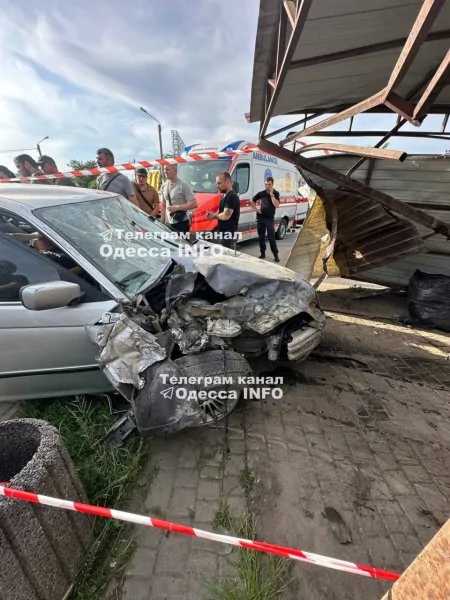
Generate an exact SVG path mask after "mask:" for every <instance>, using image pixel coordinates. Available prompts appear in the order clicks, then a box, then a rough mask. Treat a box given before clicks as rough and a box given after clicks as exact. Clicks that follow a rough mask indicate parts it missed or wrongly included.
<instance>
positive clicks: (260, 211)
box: [250, 177, 280, 262]
mask: <svg viewBox="0 0 450 600" xmlns="http://www.w3.org/2000/svg"><path fill="white" fill-rule="evenodd" d="M256 202H259V204H258V205H257V204H256ZM250 204H251V206H252V207H253V208H254V210H256V212H257V221H258V237H259V248H260V250H261V254H260V256H259V258H266V231H267V237H268V238H269V244H270V249H271V250H272V254H273V256H274V259H275V262H280V258H279V256H278V247H277V242H276V240H275V210H276V209H277V208H278V207H279V206H280V194H279V193H278V192H277V191H276V190H274V189H273V177H267V179H266V181H265V189H264V190H263V191H262V192H258V193H257V194H256V196H253V199H252V200H250Z"/></svg>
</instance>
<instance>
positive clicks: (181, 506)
mask: <svg viewBox="0 0 450 600" xmlns="http://www.w3.org/2000/svg"><path fill="white" fill-rule="evenodd" d="M196 500H197V490H196V488H189V487H181V486H177V487H176V488H175V490H174V493H173V495H172V499H171V501H170V504H169V511H170V513H176V514H178V515H186V516H189V515H190V512H191V511H192V510H193V509H195V503H196Z"/></svg>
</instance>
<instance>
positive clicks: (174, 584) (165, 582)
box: [130, 575, 186, 600]
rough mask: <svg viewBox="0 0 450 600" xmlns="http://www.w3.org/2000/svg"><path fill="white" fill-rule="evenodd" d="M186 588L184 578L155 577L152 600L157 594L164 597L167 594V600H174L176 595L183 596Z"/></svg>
mask: <svg viewBox="0 0 450 600" xmlns="http://www.w3.org/2000/svg"><path fill="white" fill-rule="evenodd" d="M185 586H186V582H185V580H184V578H183V577H171V576H166V575H154V577H153V579H152V595H151V596H150V598H151V599H153V598H154V597H156V594H160V595H162V596H163V597H164V594H165V595H166V598H167V600H172V598H173V597H174V595H177V594H178V595H181V596H182V595H183V591H184V589H185ZM130 600H131V599H130Z"/></svg>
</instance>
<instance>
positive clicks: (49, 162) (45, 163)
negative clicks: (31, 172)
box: [37, 154, 77, 186]
mask: <svg viewBox="0 0 450 600" xmlns="http://www.w3.org/2000/svg"><path fill="white" fill-rule="evenodd" d="M37 164H38V165H39V166H40V167H41V169H42V170H43V171H44V173H45V174H46V175H55V174H56V173H59V170H58V167H57V166H56V163H55V161H54V159H53V158H52V157H51V156H45V154H43V155H42V156H41V157H40V158H39V160H38V161H37ZM50 181H51V182H52V183H54V184H55V185H71V186H77V184H76V182H75V179H74V178H72V177H61V179H50Z"/></svg>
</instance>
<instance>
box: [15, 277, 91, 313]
mask: <svg viewBox="0 0 450 600" xmlns="http://www.w3.org/2000/svg"><path fill="white" fill-rule="evenodd" d="M19 294H20V301H21V302H22V304H23V305H24V306H25V308H27V309H28V310H50V309H52V308H64V307H66V306H71V305H72V304H77V303H78V302H79V301H80V299H81V297H82V296H81V289H80V286H79V285H78V284H77V283H70V282H69V281H48V282H45V283H36V284H31V285H26V286H24V287H23V288H21V290H20V293H19Z"/></svg>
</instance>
